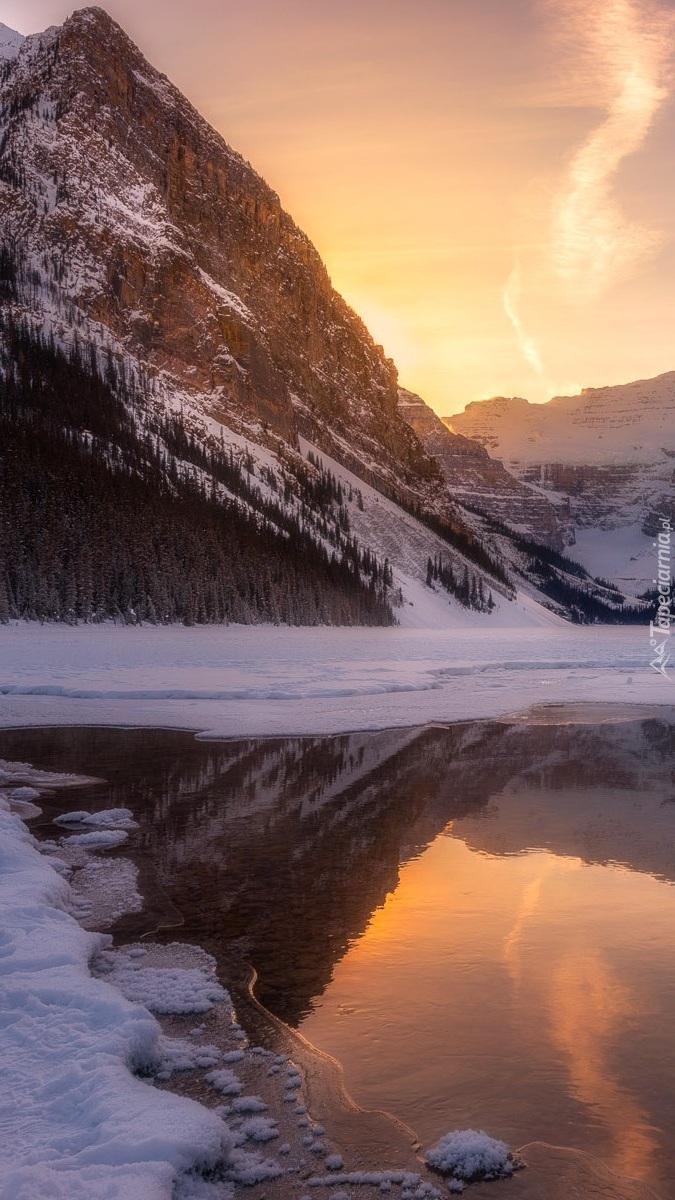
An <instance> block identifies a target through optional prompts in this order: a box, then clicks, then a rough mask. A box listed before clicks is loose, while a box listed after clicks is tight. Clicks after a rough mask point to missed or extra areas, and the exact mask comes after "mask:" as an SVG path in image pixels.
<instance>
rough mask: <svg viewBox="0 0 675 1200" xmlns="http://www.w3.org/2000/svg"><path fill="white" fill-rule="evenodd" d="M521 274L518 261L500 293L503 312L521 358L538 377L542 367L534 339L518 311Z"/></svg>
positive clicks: (542, 373) (542, 369)
mask: <svg viewBox="0 0 675 1200" xmlns="http://www.w3.org/2000/svg"><path fill="white" fill-rule="evenodd" d="M521 274H522V273H521V268H520V263H516V265H515V267H514V268H513V270H512V272H511V274H510V275H509V278H508V282H507V284H506V287H505V288H504V292H503V294H502V300H503V303H504V312H505V313H506V315H507V317H508V318H509V321H510V322H511V324H512V325H513V328H514V330H515V334H516V337H517V339H518V345H519V346H520V349H521V352H522V355H523V358H524V359H525V361H526V362H527V363H529V365H530V366H531V367H532V370H533V371H535V372H536V374H537V375H539V376H540V378H543V375H544V367H543V363H542V361H541V357H540V354H539V351H538V349H537V345H536V342H535V341H534V338H532V337H530V336H529V334H528V333H527V332H526V330H525V327H524V325H523V322H522V320H521V317H520V313H519V303H520V291H521Z"/></svg>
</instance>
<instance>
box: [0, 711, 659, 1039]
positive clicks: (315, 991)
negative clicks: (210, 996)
mask: <svg viewBox="0 0 675 1200" xmlns="http://www.w3.org/2000/svg"><path fill="white" fill-rule="evenodd" d="M674 751H675V724H674V723H673V720H672V717H671V718H666V717H665V716H664V717H661V716H659V717H653V718H650V719H643V720H639V721H628V722H625V723H616V724H608V725H600V724H599V725H506V724H500V723H496V722H488V723H472V724H467V725H459V726H454V727H451V728H449V729H427V730H421V731H415V730H412V731H410V730H408V731H406V730H399V731H391V732H384V733H379V734H352V735H348V736H344V737H339V738H311V739H310V738H306V739H297V738H293V739H283V740H277V739H274V740H262V741H261V740H251V741H245V742H231V743H200V742H197V741H195V740H194V739H193V738H191V737H189V736H188V735H186V734H174V733H153V732H147V731H141V730H137V731H116V730H97V731H91V730H72V731H69V730H54V731H51V732H50V731H44V730H25V731H17V732H10V731H8V732H5V733H3V734H1V735H0V756H1V757H4V758H9V759H14V760H19V761H26V760H27V761H32V762H34V763H35V765H37V766H39V767H43V768H48V769H57V770H69V771H77V772H79V773H85V774H90V775H95V776H99V777H101V776H103V777H104V778H105V779H106V780H107V783H106V784H105V785H100V786H97V787H93V788H88V789H77V790H76V791H74V792H73V793H72V796H71V797H70V798H69V802H66V805H65V806H66V807H69V808H70V809H81V808H107V807H111V806H119V805H124V806H127V807H130V808H131V809H132V810H133V812H134V814H135V816H136V817H137V818H138V819H139V821H140V823H141V828H140V830H139V832H138V833H137V834H134V835H133V836H132V840H131V843H130V845H129V848H128V850H127V848H125V850H124V854H126V853H127V852H128V853H130V854H131V856H132V857H133V858H134V860H135V861H136V862H137V864H138V866H139V868H140V886H141V890H142V892H143V893H144V895H145V897H146V900H147V901H148V909H149V912H148V914H147V915H141V916H140V917H130V918H126V919H125V920H123V922H122V923H121V925H120V927H119V932H120V935H123V936H125V937H128V936H133V935H136V934H138V933H139V932H142V931H143V930H146V929H147V928H148V927H153V926H154V924H156V923H157V924H159V925H160V926H162V925H173V926H175V924H176V922H178V923H180V918H181V917H182V920H183V924H182V925H181V927H180V932H179V933H178V930H177V929H176V928H175V927H174V928H171V929H170V931H169V934H168V936H170V937H174V936H176V935H178V936H180V937H182V938H186V939H193V940H195V941H197V942H199V943H200V944H203V945H205V946H206V947H207V948H208V949H209V950H210V951H211V952H212V953H213V954H215V955H216V957H217V958H218V960H219V962H220V966H221V970H222V972H223V973H224V975H225V977H227V976H228V975H229V974H230V973H231V970H232V964H233V963H234V964H235V965H236V963H237V962H238V961H241V960H242V959H243V960H246V961H248V962H251V963H252V964H253V965H254V966H255V967H256V970H257V971H258V976H259V982H258V995H259V997H260V999H261V1000H262V1002H263V1003H264V1004H265V1005H266V1006H267V1007H269V1008H270V1009H271V1010H272V1011H273V1012H275V1013H276V1014H277V1015H278V1016H280V1017H282V1018H283V1019H284V1020H286V1021H288V1022H289V1023H290V1024H293V1025H295V1024H297V1023H298V1022H299V1021H300V1020H302V1018H303V1016H304V1015H306V1013H307V1012H308V1011H309V1010H310V1009H311V1007H312V1003H313V1001H314V999H315V998H317V997H318V996H320V995H321V994H322V993H323V991H324V990H325V988H326V986H327V984H328V983H329V981H330V979H331V976H332V972H333V968H334V965H335V963H336V962H337V961H338V960H339V959H340V958H341V957H342V956H343V954H344V953H345V950H346V948H347V946H348V945H349V944H350V943H352V942H353V941H354V940H355V939H358V938H359V936H360V935H361V934H362V932H363V930H364V929H365V927H366V925H367V924H368V921H369V920H370V917H371V915H372V913H373V912H374V911H375V910H376V909H377V908H378V907H379V906H381V905H382V904H383V903H384V901H385V899H386V897H387V895H388V894H389V893H390V892H392V891H394V890H395V889H396V887H397V883H398V878H399V869H400V867H401V865H402V864H404V863H405V862H407V861H409V860H410V859H411V858H416V857H418V856H419V855H420V854H421V853H422V851H423V850H424V849H425V848H426V847H427V846H428V845H429V844H430V843H431V842H432V841H433V840H434V839H435V838H436V837H437V836H438V835H439V834H440V833H442V832H443V831H444V830H446V829H447V828H448V825H449V823H452V822H454V825H453V827H452V832H453V835H454V836H456V837H459V838H461V839H463V840H465V841H466V843H467V845H469V846H470V847H474V848H476V849H479V850H481V851H483V852H487V853H490V854H514V853H521V852H523V851H525V850H526V849H528V848H529V847H543V848H547V849H549V850H550V851H552V852H553V853H554V854H561V855H564V856H574V857H579V858H581V859H583V860H584V861H586V862H591V863H607V862H619V863H623V864H625V865H626V866H627V867H629V868H631V869H633V870H637V871H646V872H648V873H652V874H657V875H659V876H662V877H664V878H666V879H669V880H671V881H673V882H675V803H673V798H674V797H675V780H674V778H673V766H672V764H673V752H674ZM58 804H59V806H61V807H59V808H58V809H57V807H56V803H55V805H54V807H53V808H51V807H50V806H49V805H46V806H45V816H46V818H47V820H46V821H45V822H43V825H44V826H45V832H49V834H50V835H52V834H53V833H54V830H53V828H52V827H51V825H50V824H49V821H50V820H51V816H52V815H54V814H55V813H56V812H57V811H62V807H63V805H64V796H63V793H62V794H61V795H60V797H59V800H58ZM497 816H498V817H499V821H498V822H497V820H496V819H495V818H496V817H497Z"/></svg>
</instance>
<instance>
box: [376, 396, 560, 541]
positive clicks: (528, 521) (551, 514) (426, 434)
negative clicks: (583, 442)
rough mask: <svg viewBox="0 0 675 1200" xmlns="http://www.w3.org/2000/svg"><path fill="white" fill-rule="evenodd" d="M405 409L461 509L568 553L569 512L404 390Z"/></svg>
mask: <svg viewBox="0 0 675 1200" xmlns="http://www.w3.org/2000/svg"><path fill="white" fill-rule="evenodd" d="M399 409H400V412H401V413H402V414H403V416H404V417H405V419H406V421H408V423H409V424H410V425H411V426H412V428H413V429H414V430H415V433H416V434H417V436H418V438H419V439H420V441H421V443H422V445H423V446H424V448H425V450H426V451H427V452H428V453H429V454H431V455H433V456H434V458H436V459H437V460H438V462H439V463H440V464H441V467H442V470H443V474H444V475H445V478H446V481H447V484H448V487H449V488H450V490H451V492H452V494H453V496H454V497H455V498H456V499H457V500H459V502H460V503H462V504H466V505H468V506H469V507H473V508H478V509H480V510H482V511H483V512H487V513H489V514H490V515H491V516H493V517H496V518H497V519H498V520H499V521H503V522H504V523H505V524H506V525H508V526H509V527H510V528H512V529H515V530H517V531H518V532H520V533H524V534H526V536H528V537H530V538H532V540H534V541H538V542H543V543H544V545H547V546H552V547H553V548H554V549H555V550H562V548H563V544H564V543H563V536H562V524H563V520H564V511H562V510H558V511H556V509H555V508H554V506H553V505H552V504H551V503H550V501H549V500H548V499H547V498H546V497H545V496H543V495H542V493H541V492H540V491H538V490H537V489H536V488H533V487H529V486H527V485H526V484H523V483H521V482H520V480H518V479H516V478H515V476H514V475H512V474H510V472H509V471H507V470H506V468H505V467H504V466H503V464H502V463H501V462H499V460H498V459H495V458H491V457H490V455H489V454H488V452H487V450H486V449H485V448H484V446H482V445H481V444H480V443H479V442H478V441H477V440H475V439H474V438H471V437H464V436H463V435H462V434H458V433H453V432H451V430H450V429H448V428H447V426H446V425H444V424H443V422H442V421H441V419H440V417H437V416H436V414H435V413H434V412H433V410H432V409H430V408H429V406H428V404H425V403H424V400H422V399H421V397H420V396H416V395H415V394H414V392H409V391H406V390H405V389H404V388H399Z"/></svg>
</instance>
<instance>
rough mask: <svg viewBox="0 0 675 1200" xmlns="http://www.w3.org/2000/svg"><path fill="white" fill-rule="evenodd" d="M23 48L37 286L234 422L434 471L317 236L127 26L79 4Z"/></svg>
mask: <svg viewBox="0 0 675 1200" xmlns="http://www.w3.org/2000/svg"><path fill="white" fill-rule="evenodd" d="M9 49H10V50H11V54H10V53H9V52H8V53H7V55H6V62H5V64H4V73H3V75H4V78H3V85H2V99H3V113H4V116H3V134H2V137H3V145H2V150H3V153H2V188H1V190H0V224H1V226H2V230H3V233H4V236H5V237H6V238H9V239H10V240H11V241H12V242H13V243H14V244H15V245H19V246H20V247H21V248H22V252H23V254H24V259H25V268H24V272H25V278H26V282H27V288H28V289H29V290H30V289H32V298H33V300H34V302H35V303H36V304H37V305H38V306H39V304H40V302H41V297H40V293H41V292H42V299H44V297H45V296H46V297H49V302H50V304H51V307H52V308H53V309H56V310H57V311H56V313H55V319H56V320H60V321H61V322H63V323H70V324H72V325H75V327H77V326H79V327H80V328H81V330H82V336H83V337H87V336H88V335H89V336H90V335H91V333H92V327H93V326H95V325H96V324H99V325H100V326H101V327H102V329H103V330H105V331H106V334H104V335H102V337H103V338H104V339H105V338H106V337H109V338H110V340H111V341H112V343H113V344H114V345H115V346H116V347H119V348H122V349H123V350H124V351H125V352H127V353H129V354H130V355H131V356H133V357H135V358H137V359H138V360H140V361H142V362H143V363H144V364H145V365H146V366H147V368H148V369H149V371H150V372H151V373H156V374H157V375H159V376H161V377H162V378H164V379H165V380H166V379H168V380H170V382H171V387H172V390H173V392H174V393H179V392H181V391H182V392H184V393H185V394H186V395H188V396H190V397H198V399H199V402H200V405H201V407H202V408H203V410H204V411H205V412H207V413H209V414H210V415H211V416H213V417H214V418H216V419H217V420H218V421H224V422H226V423H227V424H228V425H229V426H231V427H234V428H241V429H244V428H249V429H250V428H251V427H254V428H255V427H260V426H262V427H263V430H264V429H265V428H268V427H269V429H270V430H271V431H272V432H273V433H275V434H278V435H280V436H281V437H282V438H283V439H284V440H285V441H287V442H289V443H291V444H294V443H296V442H297V437H298V434H305V435H306V436H307V437H309V438H311V440H312V441H314V442H316V443H318V444H319V445H322V446H324V448H325V449H326V450H333V451H334V452H336V451H337V452H339V453H338V457H340V458H342V459H345V458H348V459H349V460H350V463H351V465H352V466H354V467H355V468H356V469H357V470H358V471H359V473H361V474H363V475H365V476H366V477H370V478H373V479H375V478H376V479H379V480H382V481H384V482H386V483H388V484H389V485H390V486H392V487H393V486H401V485H403V486H405V485H409V486H410V487H412V488H413V489H419V488H420V487H423V486H424V483H425V481H427V480H429V479H431V478H437V476H438V471H437V467H436V466H435V464H434V463H433V462H432V461H431V460H430V459H429V458H428V457H427V456H426V455H425V454H424V452H423V451H422V449H421V447H420V445H419V443H418V442H417V439H416V438H414V437H413V436H411V433H410V430H409V427H408V426H407V425H406V423H405V422H404V421H403V420H402V419H401V418H400V416H399V415H398V413H397V407H396V401H397V380H396V370H395V368H394V365H393V363H392V362H391V361H389V360H388V359H386V358H385V356H384V353H383V351H382V349H381V348H380V347H378V346H376V345H375V344H374V342H373V340H372V338H371V337H370V335H369V334H368V332H367V330H366V328H365V326H364V325H363V323H362V322H361V321H360V320H359V318H358V317H357V316H356V314H355V313H354V312H352V310H351V309H350V308H349V307H348V306H347V305H346V304H345V302H344V301H343V300H342V299H341V297H340V296H339V295H337V293H336V292H335V291H334V290H333V288H332V287H331V283H330V280H329V278H328V275H327V273H326V270H325V268H324V266H323V264H322V262H321V260H320V258H319V256H318V254H317V252H316V250H315V249H314V247H313V246H312V245H311V243H310V242H309V241H308V239H307V238H306V237H305V235H304V234H303V233H301V231H300V230H299V229H298V228H297V227H296V226H295V225H294V223H293V221H292V220H291V219H290V217H289V216H288V215H287V214H286V213H285V212H284V211H283V209H282V208H281V205H280V202H279V199H278V197H277V196H276V195H275V193H274V192H273V191H272V190H271V189H270V188H269V187H268V186H267V185H266V184H265V182H264V181H263V180H262V179H261V178H260V177H259V176H258V175H257V174H256V173H255V171H253V169H252V168H251V167H250V166H249V165H248V164H247V163H246V162H245V161H244V160H243V158H241V156H240V155H239V154H237V153H235V152H234V151H233V150H231V149H230V148H229V147H228V146H227V145H226V144H225V142H224V141H223V140H222V139H221V138H220V137H219V135H218V134H216V133H215V132H214V130H213V129H211V128H210V127H209V126H208V124H207V123H206V122H205V121H204V120H203V119H202V118H201V117H200V116H199V114H198V113H197V112H196V111H195V110H194V109H193V108H192V107H191V105H190V104H189V103H188V101H187V100H186V99H185V98H184V97H183V96H182V95H181V94H180V93H179V92H178V91H177V89H176V88H174V87H173V86H172V85H171V84H170V83H169V81H168V80H167V79H166V78H165V77H163V76H162V75H160V74H159V73H158V72H157V71H155V70H154V69H153V68H152V67H151V66H150V64H149V63H148V62H146V60H145V59H144V58H143V56H142V55H141V53H140V52H139V50H138V49H137V48H136V46H134V45H133V43H132V42H131V41H130V40H129V39H128V38H127V36H126V35H125V34H124V32H123V31H122V30H121V29H120V28H119V26H117V25H116V24H115V23H114V22H113V21H112V20H111V18H110V17H109V16H108V15H107V14H106V13H105V12H103V11H102V10H101V9H99V8H88V9H83V10H81V11H79V12H76V13H74V14H73V16H71V17H70V18H69V19H68V20H67V21H66V22H65V24H64V25H63V26H62V27H61V28H58V29H52V30H49V31H47V33H45V34H41V35H36V36H35V37H31V38H27V39H26V40H25V42H24V43H23V45H22V46H21V47H20V50H19V53H18V54H16V51H17V49H19V48H18V47H17V46H16V45H15V44H14V43H12V44H11V46H10V47H9ZM85 326H86V327H87V328H88V334H87V329H85Z"/></svg>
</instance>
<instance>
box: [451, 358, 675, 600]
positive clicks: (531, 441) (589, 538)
mask: <svg viewBox="0 0 675 1200" xmlns="http://www.w3.org/2000/svg"><path fill="white" fill-rule="evenodd" d="M444 423H445V425H446V426H447V428H448V429H449V430H451V431H453V432H455V433H457V434H463V435H464V436H465V437H468V438H473V439H475V440H476V441H477V442H478V443H480V445H481V446H483V447H484V448H485V449H486V450H488V452H489V453H490V454H491V455H493V456H494V457H495V458H498V459H500V460H502V462H503V463H504V466H505V467H507V469H508V470H509V471H510V472H511V474H512V475H513V476H514V477H515V478H517V479H518V480H520V481H521V482H523V483H525V484H527V485H528V486H530V487H532V488H534V489H536V491H537V492H538V493H539V495H541V496H542V497H545V498H546V499H547V500H548V501H549V502H550V503H551V504H552V505H554V506H555V507H556V509H557V511H558V514H559V524H560V529H561V532H562V534H563V536H564V538H565V541H566V543H567V544H568V545H572V546H573V547H574V548H573V549H571V550H570V553H571V554H572V555H573V557H574V558H576V559H578V560H579V561H580V562H582V563H583V564H584V566H585V567H586V568H587V569H588V570H590V571H592V572H593V574H595V575H600V576H604V577H606V578H611V579H613V580H615V581H616V583H617V584H618V585H619V586H620V587H622V588H625V589H627V590H629V591H633V590H634V591H640V590H642V589H643V588H645V587H649V586H650V585H651V582H652V578H653V575H654V551H653V537H654V533H655V532H656V531H657V529H658V520H659V517H661V516H665V517H670V519H671V521H672V520H673V519H675V371H670V372H667V373H666V374H665V375H659V376H658V377H657V378H655V379H646V380H638V381H637V382H635V383H628V384H624V385H621V386H616V387H605V388H587V389H586V390H584V391H583V392H581V394H580V395H578V396H556V397H555V398H554V399H553V400H550V401H549V402H548V403H547V404H530V403H528V401H527V400H523V399H520V398H517V397H515V398H506V397H503V396H497V397H495V398H493V399H491V400H484V401H477V402H475V403H473V404H469V405H467V407H466V409H465V411H464V412H463V413H457V414H455V415H453V416H450V417H446V418H444Z"/></svg>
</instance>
